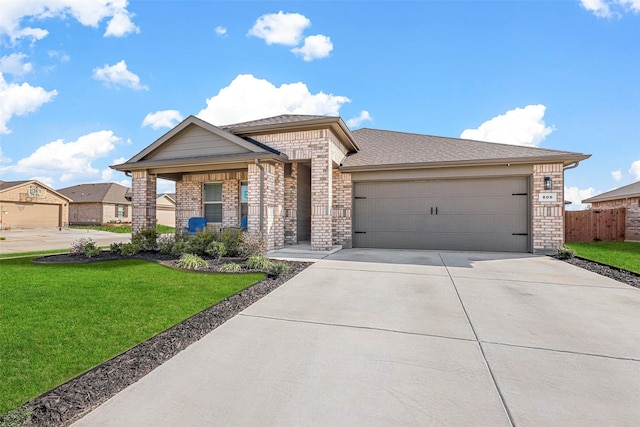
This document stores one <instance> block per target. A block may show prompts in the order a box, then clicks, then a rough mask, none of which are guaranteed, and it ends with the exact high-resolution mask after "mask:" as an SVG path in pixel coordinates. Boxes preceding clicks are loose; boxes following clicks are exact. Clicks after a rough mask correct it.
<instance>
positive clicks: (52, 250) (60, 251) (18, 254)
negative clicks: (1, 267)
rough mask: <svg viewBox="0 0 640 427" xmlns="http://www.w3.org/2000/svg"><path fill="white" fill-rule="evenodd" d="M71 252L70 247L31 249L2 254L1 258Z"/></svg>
mask: <svg viewBox="0 0 640 427" xmlns="http://www.w3.org/2000/svg"><path fill="white" fill-rule="evenodd" d="M67 252H69V248H67V249H47V250H44V251H29V252H12V253H9V254H0V259H2V258H15V257H25V256H33V255H50V254H64V253H67Z"/></svg>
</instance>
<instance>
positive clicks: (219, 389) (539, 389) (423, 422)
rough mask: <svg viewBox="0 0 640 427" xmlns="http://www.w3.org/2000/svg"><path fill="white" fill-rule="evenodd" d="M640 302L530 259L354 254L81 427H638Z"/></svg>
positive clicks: (614, 287) (557, 265)
mask: <svg viewBox="0 0 640 427" xmlns="http://www.w3.org/2000/svg"><path fill="white" fill-rule="evenodd" d="M638 313H640V291H639V290H638V289H635V288H632V287H629V286H626V285H624V284H621V283H619V282H616V281H613V280H610V279H607V278H605V277H602V276H599V275H596V274H592V273H589V272H587V271H584V270H581V269H579V268H577V267H574V266H571V265H569V264H566V263H563V262H561V261H558V260H555V259H552V258H548V257H537V256H532V255H527V254H504V253H499V254H498V253H469V252H435V251H404V250H393V251H390V250H374V249H350V250H343V251H340V252H338V253H335V254H333V255H331V256H329V257H327V258H325V259H323V260H320V261H318V262H316V263H315V264H313V265H312V266H311V267H309V268H308V269H306V270H305V271H303V272H302V273H301V274H299V275H298V276H296V277H294V278H293V279H292V280H290V281H289V282H287V283H286V284H284V285H282V286H281V287H280V288H278V289H277V290H275V291H274V292H272V293H271V294H269V295H268V296H266V297H265V298H263V299H262V300H260V301H258V302H257V303H255V304H254V305H252V306H251V307H249V308H248V309H246V310H245V311H243V312H242V313H240V314H239V315H238V316H236V317H234V318H233V319H231V320H229V321H228V322H227V323H225V324H223V325H222V326H220V327H219V328H217V329H216V330H214V331H213V332H211V333H210V334H208V335H207V336H205V337H204V338H203V339H201V340H200V341H198V342H196V343H195V344H193V345H192V346H190V347H188V348H187V349H186V350H184V351H183V352H181V353H179V354H178V355H177V356H175V357H174V358H172V359H171V360H169V361H167V362H166V363H165V364H164V365H162V366H160V367H158V368H157V369H155V370H154V371H152V372H151V373H150V374H148V375H147V376H145V377H144V378H142V379H141V380H140V381H138V382H137V383H135V384H133V385H131V386H129V387H128V388H126V389H125V390H123V391H122V392H120V393H118V394H117V395H116V396H114V397H113V398H112V399H110V400H109V401H107V402H106V403H104V404H103V405H101V406H100V407H98V408H97V409H96V410H94V411H93V412H91V413H89V414H88V415H86V416H85V417H84V418H82V419H81V420H79V421H78V422H76V423H75V424H74V425H75V426H122V425H128V426H182V425H189V426H214V425H225V426H228V425H234V426H255V425H278V426H282V425H284V426H293V425H296V426H298V425H317V426H327V425H331V426H334V425H336V426H353V425H415V426H429V425H433V426H442V425H444V426H510V425H517V426H540V425H563V426H567V425H568V426H571V425H576V426H589V425H593V426H601V425H616V426H624V425H629V426H637V425H640V405H639V404H638V400H637V399H638V396H639V395H640V326H639V322H638Z"/></svg>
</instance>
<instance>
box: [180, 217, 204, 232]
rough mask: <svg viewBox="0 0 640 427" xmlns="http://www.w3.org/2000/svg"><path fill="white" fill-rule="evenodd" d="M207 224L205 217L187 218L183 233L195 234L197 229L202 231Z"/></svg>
mask: <svg viewBox="0 0 640 427" xmlns="http://www.w3.org/2000/svg"><path fill="white" fill-rule="evenodd" d="M206 226H207V219H206V218H202V217H193V218H189V223H188V225H187V229H186V230H185V231H184V233H183V234H186V235H187V236H195V234H196V233H197V232H198V230H200V231H202V230H204V229H205V228H206Z"/></svg>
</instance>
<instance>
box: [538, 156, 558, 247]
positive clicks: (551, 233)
mask: <svg viewBox="0 0 640 427" xmlns="http://www.w3.org/2000/svg"><path fill="white" fill-rule="evenodd" d="M545 177H547V178H550V179H551V182H552V185H551V186H552V189H551V190H545V188H544V181H545ZM532 179H533V194H532V199H531V204H532V206H533V215H532V216H533V218H532V222H533V227H532V228H533V230H532V231H533V236H532V239H533V253H536V254H537V253H542V254H544V253H547V254H548V253H555V252H556V251H557V250H558V248H561V247H562V246H563V245H564V169H563V164H562V163H553V164H542V165H534V166H533V177H532ZM541 194H545V195H551V196H553V195H555V200H551V201H546V200H544V198H542V197H540V195H541Z"/></svg>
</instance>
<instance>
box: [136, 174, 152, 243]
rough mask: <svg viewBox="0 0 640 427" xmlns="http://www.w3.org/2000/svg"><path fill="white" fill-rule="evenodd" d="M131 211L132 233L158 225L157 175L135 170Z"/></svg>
mask: <svg viewBox="0 0 640 427" xmlns="http://www.w3.org/2000/svg"><path fill="white" fill-rule="evenodd" d="M131 181H132V182H131V184H132V190H133V198H132V209H131V210H132V213H131V228H132V233H134V234H135V233H138V232H140V231H141V230H143V229H145V228H155V226H156V181H157V180H156V176H155V175H151V174H148V173H147V171H133V172H132V178H131Z"/></svg>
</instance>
